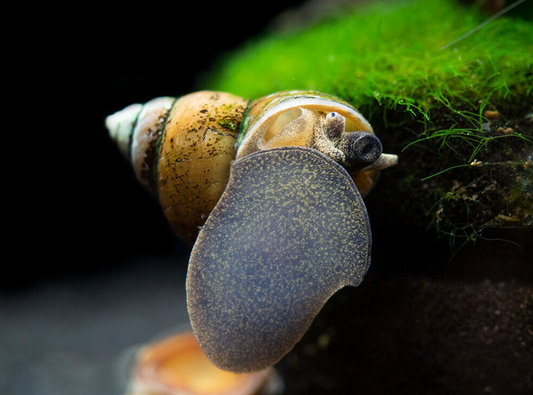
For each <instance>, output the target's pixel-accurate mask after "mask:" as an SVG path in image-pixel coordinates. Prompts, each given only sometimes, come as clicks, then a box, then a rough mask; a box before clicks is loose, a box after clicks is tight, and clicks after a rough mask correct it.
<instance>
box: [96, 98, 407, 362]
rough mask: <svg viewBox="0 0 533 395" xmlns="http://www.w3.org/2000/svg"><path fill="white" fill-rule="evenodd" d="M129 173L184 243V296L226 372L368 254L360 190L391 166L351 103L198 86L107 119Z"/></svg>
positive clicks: (291, 330) (356, 277)
mask: <svg viewBox="0 0 533 395" xmlns="http://www.w3.org/2000/svg"><path fill="white" fill-rule="evenodd" d="M106 125H107V127H108V129H109V132H110V135H111V136H112V138H113V139H114V140H115V141H116V142H117V144H118V146H119V147H120V149H121V151H122V152H123V153H124V154H125V155H126V156H127V157H128V158H129V159H130V161H131V163H132V165H133V168H134V171H135V174H136V176H137V178H138V179H139V181H140V182H141V183H142V184H143V185H145V186H146V187H147V188H149V189H150V190H152V191H153V192H154V193H155V195H157V196H158V198H159V201H160V203H161V206H162V208H163V210H164V212H165V215H166V217H167V218H168V220H169V221H170V223H171V224H172V226H173V229H174V230H175V232H176V234H177V235H178V236H179V237H180V238H182V239H183V240H185V241H187V242H188V243H190V244H191V245H193V249H192V252H191V257H190V260H189V268H188V273H187V284H186V285H187V304H188V310H189V315H190V318H191V324H192V327H193V330H194V332H195V336H196V338H197V340H198V342H199V344H200V346H201V347H202V350H203V351H204V352H205V354H206V355H207V356H208V358H209V359H210V360H211V362H212V363H213V364H214V365H215V366H218V367H219V368H221V369H223V370H229V371H233V372H251V371H258V370H261V369H264V368H266V367H268V366H271V365H273V364H274V363H276V362H277V361H279V360H280V359H281V358H282V357H283V356H284V355H285V354H286V353H287V352H288V351H290V349H292V347H293V346H294V345H295V344H296V342H298V341H299V339H300V338H301V336H302V335H303V334H304V333H305V331H306V330H307V328H308V327H309V326H310V325H311V322H312V320H313V319H314V317H315V315H316V314H317V313H318V311H319V310H320V309H321V308H322V306H323V305H324V303H325V302H326V301H327V299H328V298H329V297H330V296H331V295H332V294H333V293H335V292H336V291H337V290H338V289H340V288H342V287H344V286H346V285H354V286H357V285H358V284H359V283H360V282H361V281H362V279H363V276H364V274H365V273H366V271H367V269H368V266H369V264H370V246H371V234H370V225H369V221H368V215H367V212H366V208H365V205H364V203H363V200H362V196H365V195H366V194H368V193H369V191H370V190H371V189H372V187H373V186H374V184H375V182H376V180H377V178H378V175H379V172H380V171H381V170H382V169H384V168H386V167H389V166H392V165H395V164H396V163H397V160H398V158H397V156H396V155H389V154H383V153H382V146H381V142H380V141H379V139H378V138H377V137H376V136H375V134H374V132H373V130H372V127H371V125H370V124H369V123H368V122H367V121H366V120H365V118H364V117H363V116H362V115H361V114H360V113H359V112H358V111H357V110H356V109H355V108H353V107H352V106H351V105H349V104H348V103H346V102H344V101H342V100H340V99H338V98H335V97H333V96H330V95H326V94H323V93H319V92H312V91H285V92H278V93H275V94H272V95H269V96H266V97H264V98H260V99H257V100H253V101H248V100H246V99H243V98H241V97H238V96H235V95H232V94H229V93H223V92H211V91H201V92H196V93H191V94H189V95H186V96H183V97H181V98H178V99H175V98H171V97H162V98H157V99H154V100H152V101H150V102H148V103H146V104H145V105H144V106H142V105H139V104H135V105H132V106H129V107H127V108H125V109H124V110H122V111H120V112H118V113H116V114H114V115H111V116H110V117H108V118H107V120H106Z"/></svg>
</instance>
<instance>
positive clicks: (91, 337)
mask: <svg viewBox="0 0 533 395" xmlns="http://www.w3.org/2000/svg"><path fill="white" fill-rule="evenodd" d="M339 2H341V3H342V0H339ZM303 3H304V1H277V0H276V1H269V2H268V3H253V2H252V3H250V2H247V3H244V2H215V3H213V2H209V3H203V2H196V3H194V2H188V3H187V4H185V5H184V4H181V3H178V2H173V3H155V2H154V3H149V2H148V3H141V4H135V5H133V4H131V2H130V3H125V4H123V5H120V3H101V4H99V3H94V2H93V3H91V4H87V5H82V6H77V8H74V7H67V6H61V7H60V6H49V5H44V6H41V7H42V9H32V10H31V12H30V10H21V12H20V13H19V14H18V15H17V19H18V20H17V23H18V25H17V26H18V28H19V30H20V31H23V32H24V33H25V34H24V38H22V35H21V36H20V37H19V36H18V33H12V34H11V35H10V36H9V40H8V41H9V43H8V44H9V46H10V47H13V49H14V51H13V52H12V53H10V54H9V56H7V57H6V59H5V60H4V63H5V64H6V65H7V66H10V70H9V72H6V73H4V80H5V82H6V84H7V83H8V82H15V89H14V92H12V91H9V93H8V94H6V96H7V95H11V96H9V97H7V99H9V101H10V105H9V107H8V109H9V112H6V113H5V114H7V116H8V118H9V119H10V120H11V121H12V122H13V123H14V126H13V127H12V128H10V129H8V131H7V133H5V135H7V136H6V137H8V138H12V139H13V140H14V141H13V143H11V142H10V143H5V144H4V151H5V153H6V155H5V158H7V159H6V160H5V164H6V167H5V172H6V173H7V178H6V182H5V186H4V191H5V192H6V195H7V197H8V199H9V204H7V205H5V206H4V207H5V210H4V212H5V213H6V214H5V217H12V218H14V220H8V222H7V225H8V226H7V231H8V238H7V239H6V241H5V242H4V246H5V254H4V256H5V258H4V259H5V262H4V266H3V267H4V274H3V276H0V278H1V280H0V393H1V394H8V395H11V394H13V395H22V394H24V395H26V394H43V395H48V394H54V395H62V394H74V393H76V394H100V395H107V394H109V395H110V394H120V393H122V390H123V387H122V386H121V385H122V384H124V380H125V377H124V374H125V372H126V370H125V369H124V355H125V354H128V350H130V349H131V347H133V346H135V345H138V344H143V343H145V342H146V341H148V340H150V339H152V338H153V337H154V336H157V335H158V334H160V333H162V332H166V331H167V332H168V331H173V330H176V327H177V326H179V325H180V324H184V325H187V321H188V318H187V313H186V309H185V300H184V298H185V291H184V281H185V273H186V265H187V259H188V254H189V251H190V250H189V247H188V246H186V245H184V244H183V243H182V242H180V241H179V240H178V239H177V238H176V237H175V236H174V235H173V233H172V232H171V230H170V228H169V226H168V224H167V222H166V220H165V218H164V216H163V214H162V213H161V211H160V208H159V205H158V203H157V202H156V201H154V200H153V199H152V198H151V197H150V196H149V195H148V194H147V193H146V192H145V191H143V190H142V188H141V187H140V185H138V183H137V181H136V180H135V178H134V176H133V173H132V171H131V169H130V167H129V164H127V163H126V162H125V160H123V158H122V157H121V156H120V153H119V151H118V149H117V148H116V147H115V146H114V144H113V143H112V142H111V140H110V139H109V137H108V136H107V132H106V130H105V128H104V120H105V117H106V116H107V115H109V114H111V113H113V112H115V111H117V110H120V109H122V108H123V107H125V106H127V105H129V104H131V103H135V102H145V101H147V100H150V99H152V98H154V97H157V96H163V95H174V96H179V95H182V94H186V93H189V92H191V91H193V90H194V89H195V88H196V84H197V79H198V77H199V76H200V75H201V74H202V73H204V72H207V73H209V71H210V70H212V68H213V67H215V64H216V61H217V60H218V59H219V58H220V57H221V56H223V55H224V54H225V53H226V52H227V51H231V50H232V49H235V48H238V47H239V46H240V45H241V44H243V43H245V42H246V41H248V40H250V39H253V38H254V37H256V36H257V35H259V34H260V33H261V32H263V31H264V29H266V28H267V27H269V26H271V25H272V24H273V23H275V22H276V21H277V20H278V17H279V16H280V14H282V13H283V12H284V11H285V10H287V9H290V8H292V7H296V6H299V5H301V4H303ZM323 3H325V2H321V1H317V2H314V3H313V2H312V4H314V6H311V8H307V10H308V11H309V10H312V9H313V7H315V11H316V9H317V7H319V6H318V5H319V4H323ZM8 17H11V15H8ZM287 20H288V21H289V25H290V24H291V18H288V19H287V18H285V21H287ZM294 21H295V23H296V19H295V20H294ZM28 33H29V34H28ZM386 177H387V176H386V175H383V178H382V180H381V182H380V183H379V184H378V186H377V187H376V190H375V191H374V193H373V194H372V195H371V196H370V198H369V199H368V201H367V205H368V211H369V213H370V217H371V220H372V228H373V238H374V239H373V262H374V263H373V265H372V268H371V271H370V272H369V277H370V278H368V279H367V281H365V282H364V283H363V286H362V287H361V288H357V289H355V290H349V291H346V292H348V294H349V295H351V294H350V293H351V292H353V293H354V298H359V296H360V294H359V292H361V289H362V290H363V292H364V289H367V290H368V289H369V288H370V289H373V288H372V287H373V284H375V282H376V281H377V279H380V274H383V273H385V274H393V275H394V274H397V273H400V274H402V275H405V274H411V273H415V274H418V275H424V276H425V275H429V276H431V275H435V273H437V274H442V273H443V272H446V273H448V272H449V273H453V272H457V273H459V274H461V273H462V274H464V273H468V271H469V268H468V264H470V262H476V261H478V262H479V261H480V260H483V262H485V261H490V262H493V264H494V265H497V267H498V270H500V271H501V270H502V268H503V269H505V270H507V271H508V272H510V273H511V274H510V275H508V276H507V277H506V276H503V277H502V276H500V275H499V274H498V275H496V276H495V277H496V278H500V279H503V280H504V281H510V280H509V279H510V278H511V277H516V273H521V272H520V271H517V270H515V269H514V268H513V267H510V266H511V265H498V263H499V262H501V261H502V259H508V260H509V261H510V262H519V261H520V259H521V260H522V261H524V262H525V260H526V259H527V258H526V257H527V256H530V255H528V254H527V251H526V252H524V250H522V251H520V250H518V249H511V250H510V249H509V248H507V246H505V245H503V246H502V245H498V246H497V247H496V248H495V249H492V250H486V251H484V250H480V249H478V250H476V251H474V252H470V253H467V254H466V255H464V257H463V258H462V260H461V259H459V260H456V261H454V263H452V264H448V259H447V256H445V255H444V254H442V255H441V252H443V251H446V248H445V247H446V246H445V245H444V248H443V245H439V249H436V248H435V244H433V243H432V240H431V239H430V238H428V237H426V236H422V235H423V234H424V233H423V229H406V228H405V227H403V225H402V223H401V222H400V221H399V217H397V216H395V215H394V213H390V214H388V213H386V212H382V208H383V206H382V205H381V202H380V200H379V196H380V194H379V188H385V187H386V185H387V179H386ZM530 236H531V233H530V232H529V233H528V234H526V235H525V236H524V235H522V236H521V237H522V239H523V241H527V240H531V237H530ZM530 247H531V245H530V244H529V250H528V251H530V249H531V248H530ZM495 250H497V254H495ZM480 251H482V252H483V254H480ZM480 256H481V258H480ZM428 257H430V259H428ZM487 257H488V258H492V259H491V260H487V259H485V258H487ZM474 258H475V259H474ZM514 258H517V259H514ZM483 268H484V269H483V270H482V273H480V272H479V271H478V272H476V273H475V274H474V277H475V278H476V280H480V279H483V278H485V276H486V273H487V272H488V269H490V265H485V266H483ZM485 268H487V269H485ZM525 270H526V274H527V276H526V277H527V278H528V279H530V278H531V269H530V265H528V266H526V269H525ZM365 284H366V285H365ZM403 286H404V284H403V283H401V282H400V285H399V286H397V284H396V283H395V284H394V286H391V287H389V288H387V287H383V286H382V285H380V286H375V287H374V288H375V292H374V293H372V292H367V293H366V295H367V298H366V299H364V298H363V299H361V300H362V301H363V302H364V303H363V304H364V305H366V303H367V301H368V302H369V305H370V306H371V305H372V301H373V300H377V302H375V303H376V304H377V305H378V309H377V310H376V311H383V305H387V304H388V303H390V301H391V300H393V301H394V300H396V295H397V294H398V292H397V290H398V288H399V289H402V288H401V287H403ZM365 287H366V288H365ZM387 289H389V291H388V293H387V292H383V290H385V291H387ZM413 289H414V291H412V293H413V295H418V290H419V288H413ZM430 289H433V288H432V287H430ZM490 291H492V288H490ZM439 292H440V291H439ZM452 292H454V291H453V290H452ZM406 294H409V292H407V293H406ZM448 294H450V293H449V290H448V288H444V290H443V291H442V295H444V297H445V298H447V295H448ZM343 295H344V296H346V295H347V293H344V294H341V295H340V296H339V297H337V298H336V302H337V303H338V302H339V298H341V299H342V297H343ZM440 295H441V294H439V295H437V298H436V299H435V300H436V302H435V303H436V304H438V303H440V299H438V297H439V296H440ZM433 296H434V295H433ZM376 297H377V298H376ZM379 297H381V298H383V299H385V300H384V301H383V305H379ZM431 297H432V295H430V296H429V297H427V298H426V297H424V298H425V299H431ZM353 300H354V299H352V298H348V299H347V302H346V305H347V306H349V308H350V309H354V307H353V306H354V304H353V303H352V302H353ZM358 300H359V299H358ZM446 300H447V299H446ZM411 302H412V300H411V299H409V298H407V302H406V303H405V306H401V307H399V308H398V309H397V311H398V315H401V316H402V317H400V318H402V319H404V318H403V311H404V310H405V311H408V310H409V308H410V307H411V306H412V303H411ZM458 305H459V304H458ZM487 305H488V306H491V304H490V303H487ZM393 306H394V305H393ZM415 310H416V309H415ZM335 311H338V310H335ZM385 311H386V313H387V317H386V320H387V324H386V325H382V322H378V324H377V325H376V326H375V327H372V328H369V330H368V333H369V334H373V333H374V332H375V330H376V328H384V329H383V331H385V332H386V328H389V327H390V328H391V329H392V332H394V333H393V334H396V333H398V332H399V333H411V332H412V329H413V328H411V327H410V326H409V327H407V328H406V329H405V330H400V331H394V330H393V329H394V324H391V325H389V324H388V322H394V321H393V318H390V317H394V312H390V311H388V310H385ZM383 314H384V313H383ZM419 314H420V313H418V310H416V311H413V312H412V316H414V317H415V318H418V317H419ZM338 315H339V319H338V320H337V321H338V322H342V320H344V319H345V317H343V316H342V314H341V312H338ZM324 316H327V311H326V313H324ZM351 316H353V317H354V318H353V319H354V320H356V319H357V316H356V315H351ZM372 317H374V319H375V320H378V321H379V320H380V319H385V318H382V317H381V316H380V315H379V314H375V313H374V312H373V311H371V312H369V313H368V317H367V321H368V322H369V323H372V322H373V321H372V319H373V318H372ZM406 317H408V318H409V317H410V316H408V315H406ZM408 318H405V319H404V321H405V322H409V325H411V323H414V322H415V319H410V318H409V319H408ZM459 319H460V320H461V319H463V317H462V316H461V317H459ZM391 320H392V321H391ZM520 320H521V317H519V318H518V319H517V321H518V322H520ZM402 322H403V321H402ZM412 325H414V324H412ZM339 328H344V330H346V331H348V332H349V331H351V330H352V329H351V328H352V327H351V326H348V327H347V326H343V325H339ZM318 329H320V328H318ZM415 329H417V328H416V327H415ZM452 332H454V333H455V331H452ZM386 335H390V334H387V333H386ZM513 336H514V335H513ZM373 338H375V339H378V337H373ZM339 339H345V340H346V339H351V337H350V334H349V333H348V334H347V335H346V336H339ZM353 339H355V337H353ZM417 339H418V338H417ZM417 339H416V341H418V340H417ZM378 340H379V339H378ZM504 340H505V341H507V338H505V339H504ZM340 344H342V343H340ZM368 344H372V346H373V343H368ZM398 344H400V346H403V343H401V342H399V343H398ZM450 344H451V343H450ZM457 345H458V346H457V347H458V348H460V347H462V343H457ZM347 349H349V348H347ZM407 349H408V351H409V350H411V348H409V347H407ZM482 350H483V352H486V349H485V348H483V349H482ZM437 351H438V352H441V349H438V350H437ZM382 352H383V355H384V360H388V355H389V349H388V348H386V347H385V348H384V349H383V350H382ZM390 353H392V354H394V355H403V354H401V353H394V352H393V351H390ZM331 356H332V357H336V354H331ZM431 358H432V355H431ZM349 359H350V360H352V359H353V358H352V357H351V356H349ZM361 361H362V362H361V363H362V364H363V365H364V364H365V363H366V362H365V361H366V360H364V359H362V360H361ZM402 364H403V362H402V361H398V364H397V365H396V364H394V363H391V364H390V365H387V364H383V363H382V361H381V360H380V361H379V366H380V368H379V369H378V368H376V369H375V371H376V372H378V371H379V370H380V369H381V366H390V371H391V372H393V371H396V370H397V366H401V365H402ZM299 366H301V365H300V364H297V365H296V367H295V370H297V372H299V373H302V380H301V381H297V380H295V381H294V382H295V383H297V384H298V383H311V384H308V385H311V386H315V387H316V388H318V389H319V390H320V388H321V387H320V386H318V387H317V386H316V385H315V384H316V383H313V382H312V380H311V382H310V381H309V377H308V376H306V375H305V374H303V373H305V372H303V371H301V369H300V367H299ZM496 367H497V368H500V366H499V365H497V364H496ZM330 368H331V369H333V370H335V371H336V370H337V367H336V365H335V364H334V363H332V364H331V365H330ZM326 370H327V369H326ZM415 370H416V369H413V371H415ZM318 371H319V372H320V371H322V368H320V369H318ZM310 372H312V370H310ZM387 372H388V373H387V374H389V373H390V372H389V371H387ZM290 374H291V375H294V372H291V373H290ZM428 374H433V372H432V371H430V372H429V373H428ZM316 377H317V379H318V378H320V374H317V375H316ZM339 377H343V378H346V377H352V373H350V374H342V371H341V373H339ZM400 379H401V378H399V379H398V380H400ZM455 379H456V377H455V376H453V377H452V381H453V380H455ZM370 381H372V380H370ZM374 382H377V381H374ZM383 382H387V380H383ZM390 382H391V383H394V381H390ZM399 382H401V381H399ZM391 385H392V384H391ZM367 393H371V392H367Z"/></svg>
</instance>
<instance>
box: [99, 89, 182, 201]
mask: <svg viewBox="0 0 533 395" xmlns="http://www.w3.org/2000/svg"><path fill="white" fill-rule="evenodd" d="M175 101H176V99H175V98H174V97H166V96H165V97H158V98H155V99H153V100H150V101H148V102H147V103H145V104H144V105H143V104H132V105H130V106H128V107H126V108H124V109H123V110H121V111H118V112H116V113H115V114H113V115H110V116H109V117H107V119H106V127H107V129H108V130H109V134H110V136H111V138H112V139H113V140H114V141H115V142H116V144H117V145H118V147H119V149H120V151H121V152H122V154H123V155H124V156H125V157H126V158H127V159H128V160H129V161H130V162H131V164H132V166H133V170H134V172H135V176H136V177H137V179H138V180H139V182H140V183H141V184H142V185H143V186H145V187H146V188H148V189H149V190H151V191H152V192H155V191H156V188H157V186H156V185H155V177H154V164H155V161H156V157H157V143H158V140H159V138H160V136H161V133H162V131H163V129H164V127H165V124H166V122H167V119H168V116H169V112H170V110H171V108H172V106H173V104H174V103H175Z"/></svg>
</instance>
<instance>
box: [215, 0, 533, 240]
mask: <svg viewBox="0 0 533 395" xmlns="http://www.w3.org/2000/svg"><path fill="white" fill-rule="evenodd" d="M525 4H526V3H524V6H527V5H525ZM519 7H520V5H519V6H517V7H516V8H515V10H514V11H515V12H514V15H516V14H520V13H519V12H517V11H519ZM488 19H489V16H488V15H487V14H484V13H482V12H481V11H480V10H479V8H476V7H465V6H463V5H461V4H460V3H458V2H456V1H453V0H435V1H431V2H428V1H423V0H413V1H396V2H379V3H369V4H367V5H365V6H359V7H354V8H351V9H348V10H347V9H344V10H343V12H339V13H336V14H332V15H327V16H324V18H323V19H321V20H320V21H319V22H313V24H312V25H308V26H306V27H305V28H301V29H299V30H297V31H290V32H287V31H285V32H279V31H277V32H276V31H272V32H270V33H268V34H266V35H265V36H264V37H262V38H260V39H256V40H254V41H253V42H250V43H249V44H247V45H245V46H244V47H243V48H242V49H240V50H239V51H237V52H235V53H232V54H230V55H228V57H227V58H226V59H224V60H223V61H222V62H221V64H220V65H219V67H217V68H216V71H217V72H216V73H215V74H214V75H212V76H211V77H212V78H210V79H209V81H206V82H205V87H206V88H209V89H218V90H223V91H228V92H232V93H235V94H238V95H242V96H245V97H250V98H253V97H259V96H262V95H265V94H269V93H272V92H275V91H278V90H285V89H316V90H319V91H323V92H327V93H332V94H335V95H337V96H339V97H341V98H343V99H345V100H348V101H349V102H351V103H352V104H353V105H354V106H356V107H357V108H358V109H359V110H360V111H361V112H362V113H363V114H364V115H365V116H366V117H367V118H368V119H369V120H370V122H371V123H372V124H373V126H374V128H375V129H376V131H377V134H378V135H379V136H380V138H381V139H382V141H383V145H384V147H385V150H386V151H387V152H392V153H397V154H399V155H400V164H399V165H398V166H397V167H396V168H394V169H391V170H387V171H386V172H384V174H383V175H382V181H381V183H380V185H378V187H379V188H376V190H375V191H374V192H373V194H371V195H370V197H369V200H372V199H377V201H378V202H379V204H380V205H381V207H382V208H384V210H390V211H391V212H392V211H394V212H398V213H399V215H400V218H399V219H400V220H401V221H407V222H409V223H411V224H416V225H417V226H420V227H427V226H428V225H431V226H432V228H433V229H435V230H436V231H437V234H438V235H439V236H445V235H449V236H451V239H450V240H451V241H452V242H455V241H456V240H459V241H461V242H462V241H463V240H467V241H468V240H475V239H477V238H479V237H482V232H483V230H484V229H486V228H487V227H494V226H496V227H501V226H509V225H511V226H520V227H532V226H533V168H532V167H531V161H532V160H533V157H532V154H533V98H532V90H533V23H532V22H531V20H528V19H527V18H525V19H524V18H516V17H514V16H510V14H508V15H503V16H500V17H499V18H495V19H494V20H491V21H490V22H489V23H486V24H484V23H485V22H486V21H487V20H488ZM378 194H379V196H377V195H378Z"/></svg>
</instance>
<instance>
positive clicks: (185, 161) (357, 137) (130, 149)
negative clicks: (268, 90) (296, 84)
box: [106, 91, 398, 245]
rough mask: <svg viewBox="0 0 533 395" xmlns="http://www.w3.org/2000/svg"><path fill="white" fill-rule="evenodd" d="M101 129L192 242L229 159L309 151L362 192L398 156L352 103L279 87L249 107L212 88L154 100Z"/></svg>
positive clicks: (131, 108)
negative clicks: (290, 149) (337, 167)
mask: <svg viewBox="0 0 533 395" xmlns="http://www.w3.org/2000/svg"><path fill="white" fill-rule="evenodd" d="M106 126H107V128H108V129H109V132H110V135H111V136H112V137H113V139H114V140H115V141H116V142H117V144H118V145H119V147H120V150H121V151H122V152H123V153H124V154H125V155H126V156H127V157H128V158H129V159H130V161H131V162H132V165H133V168H134V171H135V174H136V176H137V178H138V179H139V181H140V182H141V183H142V184H143V185H144V186H146V187H147V188H149V189H150V190H152V191H153V192H154V193H155V194H156V195H157V196H158V197H159V201H160V203H161V206H162V208H163V210H164V213H165V215H166V217H167V218H168V220H169V222H170V223H171V225H172V227H173V229H174V231H175V232H176V234H177V235H178V236H179V237H180V238H181V239H183V240H185V241H186V242H188V243H189V244H191V245H192V244H193V243H194V241H195V240H196V237H197V234H198V229H199V228H200V227H201V226H202V225H203V224H204V223H205V220H206V219H207V217H208V216H209V214H210V212H211V210H212V209H213V207H214V206H215V205H216V203H217V202H218V199H219V198H220V196H221V194H222V192H223V191H224V189H225V187H226V184H227V182H228V178H229V172H230V166H231V163H232V162H233V161H234V160H235V159H240V158H242V157H244V156H246V155H248V154H250V153H252V152H255V151H258V150H265V149H272V148H276V147H282V146H294V145H296V146H307V147H311V148H315V149H317V150H319V151H320V152H322V153H323V154H325V155H326V156H328V157H330V158H332V159H333V160H335V161H337V162H339V163H340V164H341V165H343V166H344V167H345V168H346V169H347V171H348V172H349V173H350V175H351V176H352V178H353V180H354V182H355V184H356V186H357V188H358V189H359V192H360V193H361V194H362V195H363V196H366V195H367V194H368V193H369V192H370V190H371V189H372V187H373V186H374V185H375V183H376V181H377V178H378V176H379V173H380V170H381V169H383V168H386V167H389V166H392V165H394V164H396V163H397V160H398V158H397V157H396V155H387V154H382V152H381V150H382V148H381V143H380V141H379V139H377V138H375V137H374V132H373V130H372V127H371V126H370V124H369V123H368V121H366V119H365V118H364V117H363V116H362V115H361V114H360V113H359V112H358V111H357V110H356V109H355V108H353V107H352V106H351V105H349V104H348V103H346V102H344V101H342V100H340V99H338V98H335V97H333V96H330V95H326V94H323V93H319V92H310V91H286V92H278V93H275V94H272V95H270V96H267V97H264V98H261V99H258V100H255V101H253V102H251V103H250V105H248V100H246V99H243V98H240V97H237V96H235V95H232V94H229V93H222V92H211V91H201V92H196V93H191V94H189V95H186V96H183V97H181V98H179V99H175V98H171V97H161V98H157V99H154V100H151V101H149V102H148V103H146V104H145V105H144V106H143V105H140V104H134V105H131V106H129V107H126V108H125V109H124V110H122V111H120V112H117V113H115V114H114V115H111V116H110V117H108V118H107V120H106ZM350 131H353V132H350ZM358 150H359V151H358ZM362 150H367V151H368V152H366V155H363V154H362V152H361V151H362ZM353 152H356V153H357V154H358V155H356V158H355V160H353V158H350V155H349V154H350V153H353ZM347 154H348V155H347Z"/></svg>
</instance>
